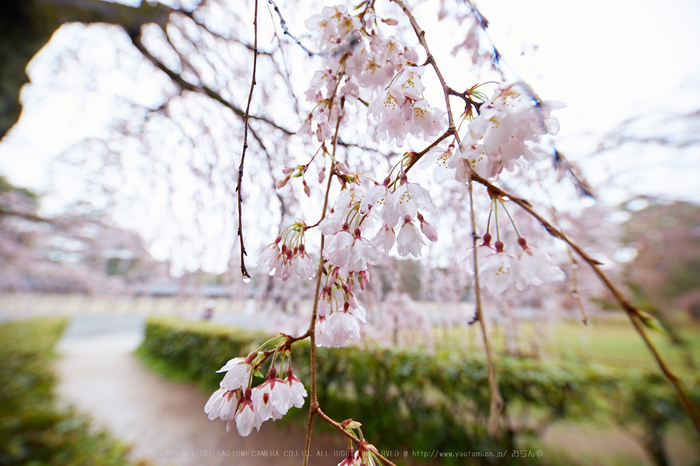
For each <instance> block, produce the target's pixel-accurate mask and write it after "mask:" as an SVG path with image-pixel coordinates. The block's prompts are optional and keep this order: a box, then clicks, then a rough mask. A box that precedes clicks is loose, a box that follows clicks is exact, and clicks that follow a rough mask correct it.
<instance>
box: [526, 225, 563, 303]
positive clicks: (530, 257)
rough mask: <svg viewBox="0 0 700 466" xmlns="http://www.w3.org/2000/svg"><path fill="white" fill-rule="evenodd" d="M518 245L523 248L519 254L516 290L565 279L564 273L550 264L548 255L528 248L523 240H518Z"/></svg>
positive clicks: (550, 260)
mask: <svg viewBox="0 0 700 466" xmlns="http://www.w3.org/2000/svg"><path fill="white" fill-rule="evenodd" d="M518 243H519V244H520V246H521V247H522V248H523V251H522V253H520V274H519V280H518V283H517V285H518V289H520V290H523V289H525V288H526V287H527V285H536V286H537V285H541V284H543V283H551V282H560V281H562V280H564V279H565V278H566V274H565V273H564V271H563V270H562V269H560V268H559V267H557V266H555V265H554V264H552V259H551V258H550V257H549V254H547V253H546V252H544V251H540V250H539V249H534V248H531V247H529V246H528V245H527V242H526V240H525V238H522V237H521V238H518Z"/></svg>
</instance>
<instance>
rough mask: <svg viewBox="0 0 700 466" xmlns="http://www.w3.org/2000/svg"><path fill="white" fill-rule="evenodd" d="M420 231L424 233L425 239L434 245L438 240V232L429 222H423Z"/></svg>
mask: <svg viewBox="0 0 700 466" xmlns="http://www.w3.org/2000/svg"><path fill="white" fill-rule="evenodd" d="M418 215H420V214H418ZM420 231H422V232H423V234H424V235H425V237H426V238H428V239H429V240H430V241H432V242H433V243H434V242H436V241H437V240H438V234H437V230H435V227H434V226H432V225H431V224H429V223H428V222H421V224H420Z"/></svg>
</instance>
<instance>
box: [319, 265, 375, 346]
mask: <svg viewBox="0 0 700 466" xmlns="http://www.w3.org/2000/svg"><path fill="white" fill-rule="evenodd" d="M338 271H339V269H338V268H333V267H331V271H330V274H329V275H330V277H332V278H331V279H330V280H329V282H330V283H331V285H325V286H324V287H323V290H322V291H321V295H320V296H319V300H318V310H317V321H316V345H317V346H325V347H328V348H337V347H343V346H345V345H346V344H347V340H348V339H349V338H354V339H358V338H360V324H359V322H362V323H363V324H364V323H367V318H366V315H367V313H366V311H365V308H363V307H362V306H360V305H359V303H358V302H357V299H356V298H355V294H354V293H353V292H352V286H353V284H354V281H355V280H354V277H353V276H349V277H348V278H347V279H343V278H342V277H340V276H339V275H338ZM358 281H359V282H360V284H361V286H362V287H363V288H364V283H366V281H369V273H368V272H367V271H363V272H360V273H359V274H358ZM358 321H359V322H358Z"/></svg>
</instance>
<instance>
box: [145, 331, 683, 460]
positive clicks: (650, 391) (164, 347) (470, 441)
mask: <svg viewBox="0 0 700 466" xmlns="http://www.w3.org/2000/svg"><path fill="white" fill-rule="evenodd" d="M269 337H270V335H267V334H264V333H261V332H251V331H244V330H241V329H235V328H232V327H230V326H225V325H220V324H213V323H208V322H192V321H184V320H179V319H175V318H167V317H158V318H151V319H149V320H148V322H147V325H146V338H145V340H144V342H143V343H142V345H141V347H140V348H139V350H138V353H139V354H140V356H141V357H142V359H144V360H145V361H146V362H147V363H148V364H149V365H151V366H152V367H154V368H155V369H156V370H157V371H159V372H161V373H163V374H165V375H168V376H169V377H171V378H175V379H180V380H193V381H196V382H197V383H199V384H200V385H201V386H202V387H203V388H204V389H205V390H206V391H208V392H213V391H214V390H215V389H217V388H218V386H219V382H220V381H221V378H222V375H221V374H216V373H215V372H216V371H217V370H218V369H219V368H221V366H222V365H223V364H224V363H225V362H226V361H228V360H229V359H231V358H233V357H236V356H245V355H247V354H248V353H249V352H251V351H254V350H256V349H257V348H258V347H259V346H260V345H261V344H262V343H263V342H265V341H266V340H267V339H268V338H269ZM292 354H293V358H294V371H295V374H296V375H297V376H298V377H299V378H300V379H301V380H302V381H304V382H305V385H307V388H308V380H309V374H308V370H309V368H308V363H307V361H308V360H309V345H308V341H304V342H299V343H296V344H295V345H294V346H293V348H292ZM316 354H317V360H318V364H317V382H318V392H319V393H318V396H319V403H320V404H321V406H322V407H323V409H324V412H326V413H327V414H328V415H329V416H331V417H333V418H334V419H336V420H339V421H340V420H344V419H348V418H352V419H355V420H357V421H360V422H361V423H362V424H363V426H362V428H363V432H364V433H365V435H366V436H367V437H368V438H369V439H371V441H372V442H373V443H374V444H375V445H377V446H378V447H379V448H381V449H386V450H395V449H400V450H404V449H409V450H412V451H433V450H438V451H442V452H463V451H496V450H498V451H503V450H506V449H507V450H509V451H511V452H512V450H514V449H516V448H524V447H525V448H527V446H528V445H535V444H536V443H532V441H534V440H535V437H536V435H537V434H538V428H540V429H541V427H542V426H545V425H547V424H548V423H551V422H553V421H555V420H558V419H563V418H567V419H572V418H587V419H596V418H598V419H602V418H606V419H607V420H608V421H609V419H610V416H611V415H615V416H616V419H617V420H618V421H620V422H634V423H635V424H638V423H641V424H644V420H645V419H646V417H647V411H648V407H649V405H650V404H652V405H653V404H654V403H655V401H654V400H656V401H659V400H661V401H663V403H664V405H663V406H664V407H665V409H666V413H668V414H669V416H670V417H669V418H668V420H673V419H676V418H678V416H682V413H683V410H682V406H679V403H677V402H675V401H674V400H676V399H677V397H675V398H674V394H673V393H672V389H671V388H670V387H669V386H668V384H664V381H663V380H659V379H658V377H651V378H650V377H649V376H648V374H646V375H645V374H640V375H628V374H623V373H621V372H619V371H616V370H614V369H611V368H607V367H603V366H599V365H593V364H589V363H584V362H580V361H579V362H577V361H540V360H530V359H519V358H510V357H503V358H499V359H498V360H497V370H498V376H499V386H500V389H501V392H502V395H503V397H504V399H505V400H506V406H507V409H508V412H507V413H506V422H505V427H504V429H503V434H504V435H502V436H501V438H500V439H499V440H494V439H493V438H491V437H490V436H489V435H487V433H486V431H485V425H486V420H487V419H488V413H489V391H488V381H487V377H488V375H487V374H488V371H487V366H486V364H485V362H484V360H483V358H482V357H479V356H473V355H465V354H456V353H447V352H441V353H438V354H436V355H429V354H426V353H425V352H424V351H422V350H420V349H394V348H391V349H387V348H380V347H371V346H367V347H350V348H333V349H327V348H318V349H317V353H316ZM257 380H259V381H261V380H260V379H257ZM650 383H651V384H652V385H653V387H652V388H650V387H651V385H649V384H650ZM695 393H696V395H697V390H696V392H695ZM641 394H646V395H645V396H646V398H644V402H643V403H642V402H641V401H638V402H637V403H636V404H635V403H633V402H632V401H634V399H635V397H637V399H638V400H639V397H640V395H641ZM649 396H651V397H652V398H653V400H649V399H647V398H649ZM625 403H628V408H626V409H620V406H626V405H625ZM669 403H670V404H669ZM611 404H612V405H613V406H611ZM636 407H639V408H640V410H641V411H640V410H636ZM306 416H307V410H305V409H304V410H296V409H292V410H291V411H290V413H289V414H288V415H287V416H286V417H285V418H289V417H292V418H293V417H300V418H304V419H305V418H306ZM655 416H658V413H655ZM662 417H663V414H662ZM664 419H666V418H664ZM654 422H657V423H658V422H659V419H658V418H657V419H655V421H654ZM652 456H653V455H652ZM506 459H508V460H510V459H511V458H510V457H509V458H506ZM523 459H524V458H512V461H514V462H519V463H521V462H522V461H523ZM462 460H463V459H462ZM535 460H537V458H536V459H535ZM498 461H501V462H502V461H503V459H499V460H498ZM547 461H548V462H551V461H552V458H551V456H550V458H548V459H547ZM462 462H463V461H458V463H455V464H461V463H462Z"/></svg>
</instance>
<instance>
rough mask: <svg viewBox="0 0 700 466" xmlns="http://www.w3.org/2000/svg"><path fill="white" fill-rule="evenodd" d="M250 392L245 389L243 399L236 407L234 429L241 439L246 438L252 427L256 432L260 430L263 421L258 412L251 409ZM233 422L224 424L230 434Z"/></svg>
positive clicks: (248, 389)
mask: <svg viewBox="0 0 700 466" xmlns="http://www.w3.org/2000/svg"><path fill="white" fill-rule="evenodd" d="M251 393H252V390H251V389H250V388H247V389H246V391H245V394H244V396H243V398H241V401H240V403H239V405H238V410H237V411H236V419H235V424H236V429H237V430H238V434H239V435H240V436H241V437H247V436H248V435H250V433H251V432H252V431H253V427H255V429H256V430H258V431H259V430H260V426H261V425H262V423H263V421H262V418H261V417H260V415H259V414H258V412H257V411H256V410H255V408H254V407H253V400H252V399H251ZM233 423H234V421H233V420H229V421H228V422H227V423H226V432H227V433H229V434H230V433H231V431H232V430H233Z"/></svg>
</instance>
